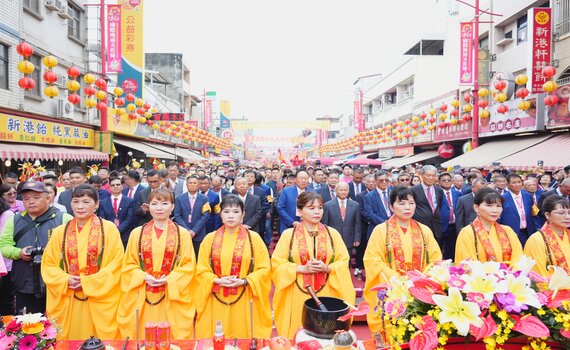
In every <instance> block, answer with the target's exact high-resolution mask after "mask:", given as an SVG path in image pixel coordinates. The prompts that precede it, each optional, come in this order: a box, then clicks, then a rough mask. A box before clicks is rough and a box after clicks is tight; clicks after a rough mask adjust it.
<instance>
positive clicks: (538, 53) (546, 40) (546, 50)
mask: <svg viewBox="0 0 570 350" xmlns="http://www.w3.org/2000/svg"><path fill="white" fill-rule="evenodd" d="M527 18H528V24H529V28H528V30H529V34H530V37H529V43H530V45H529V47H528V50H529V52H528V55H529V64H530V67H529V69H528V71H529V72H530V73H531V74H530V87H531V90H532V93H533V94H535V93H544V89H543V88H542V85H543V84H544V83H546V81H547V80H548V79H546V78H545V77H544V76H543V75H542V68H544V67H545V66H548V65H550V62H551V61H552V10H551V9H550V8H549V7H535V8H531V9H529V10H528V16H527Z"/></svg>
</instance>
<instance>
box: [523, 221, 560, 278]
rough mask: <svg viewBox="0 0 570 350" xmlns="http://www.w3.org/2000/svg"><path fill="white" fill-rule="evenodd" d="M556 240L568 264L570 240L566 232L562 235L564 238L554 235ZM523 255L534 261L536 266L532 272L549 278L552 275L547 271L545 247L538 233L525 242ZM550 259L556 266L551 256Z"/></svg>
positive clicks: (550, 271)
mask: <svg viewBox="0 0 570 350" xmlns="http://www.w3.org/2000/svg"><path fill="white" fill-rule="evenodd" d="M555 236H556V240H557V241H558V245H559V246H560V249H561V250H562V253H563V254H564V257H565V258H566V261H568V262H569V263H570V239H569V237H568V230H566V232H565V233H564V237H563V238H560V236H558V235H557V234H555ZM524 253H525V255H528V256H530V257H531V258H533V259H534V260H535V261H536V264H535V265H534V267H533V269H532V270H533V271H534V272H536V273H538V274H540V275H541V276H544V277H549V276H550V275H552V273H553V271H552V269H550V270H549V269H547V267H548V265H550V263H549V261H548V258H547V255H546V245H545V244H544V239H543V238H542V235H541V234H540V232H538V231H537V232H535V233H534V234H533V235H532V236H530V237H529V239H528V240H527V241H526V244H525V245H524ZM552 259H553V260H554V261H553V262H554V265H557V263H558V262H557V261H556V257H555V256H554V255H553V256H552Z"/></svg>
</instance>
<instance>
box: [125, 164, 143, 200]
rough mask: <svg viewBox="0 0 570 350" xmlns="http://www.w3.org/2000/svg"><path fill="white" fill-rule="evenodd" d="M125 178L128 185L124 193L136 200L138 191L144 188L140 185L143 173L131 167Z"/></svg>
mask: <svg viewBox="0 0 570 350" xmlns="http://www.w3.org/2000/svg"><path fill="white" fill-rule="evenodd" d="M124 180H125V185H127V187H126V188H125V189H124V190H123V195H124V196H127V197H129V198H130V199H133V200H134V199H135V196H136V195H137V193H139V192H140V191H142V190H143V189H144V187H142V186H141V185H140V182H141V174H139V172H138V171H136V170H135V169H131V170H129V171H128V172H127V174H126V175H125V176H124Z"/></svg>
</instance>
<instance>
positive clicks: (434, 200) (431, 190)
mask: <svg viewBox="0 0 570 350" xmlns="http://www.w3.org/2000/svg"><path fill="white" fill-rule="evenodd" d="M422 188H423V190H424V194H425V195H426V197H427V193H426V192H427V190H428V188H429V190H430V193H431V200H432V202H433V207H434V209H437V196H436V195H435V186H433V185H432V186H429V187H428V186H426V185H424V184H423V182H422Z"/></svg>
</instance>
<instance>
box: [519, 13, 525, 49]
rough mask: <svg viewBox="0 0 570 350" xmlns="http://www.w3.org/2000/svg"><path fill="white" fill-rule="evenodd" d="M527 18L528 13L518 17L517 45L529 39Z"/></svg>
mask: <svg viewBox="0 0 570 350" xmlns="http://www.w3.org/2000/svg"><path fill="white" fill-rule="evenodd" d="M526 28H527V18H526V15H524V16H522V17H521V18H519V19H517V45H518V44H520V43H524V42H526V39H527V30H526Z"/></svg>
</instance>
